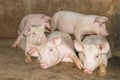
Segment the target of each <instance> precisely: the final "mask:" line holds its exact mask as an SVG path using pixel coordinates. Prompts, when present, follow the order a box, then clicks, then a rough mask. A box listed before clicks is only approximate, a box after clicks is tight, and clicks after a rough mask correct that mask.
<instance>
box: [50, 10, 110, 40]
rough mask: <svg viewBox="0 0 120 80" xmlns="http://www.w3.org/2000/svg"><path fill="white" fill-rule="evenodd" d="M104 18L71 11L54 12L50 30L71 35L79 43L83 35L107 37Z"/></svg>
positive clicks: (105, 19) (105, 18)
mask: <svg viewBox="0 0 120 80" xmlns="http://www.w3.org/2000/svg"><path fill="white" fill-rule="evenodd" d="M107 20H108V18H107V17H105V16H98V15H85V14H80V13H76V12H72V11H59V12H56V13H55V14H54V15H53V17H52V19H51V29H52V31H54V30H55V29H56V28H57V29H58V30H60V31H62V32H66V33H69V34H73V35H74V36H75V39H76V40H77V41H81V39H82V37H83V35H84V34H99V35H102V36H107V35H108V34H109V33H108V32H107V30H106V25H105V22H106V21H107Z"/></svg>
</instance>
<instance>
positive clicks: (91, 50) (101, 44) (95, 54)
mask: <svg viewBox="0 0 120 80" xmlns="http://www.w3.org/2000/svg"><path fill="white" fill-rule="evenodd" d="M74 45H75V49H76V51H78V52H79V58H80V60H81V61H82V63H83V67H84V72H85V73H88V74H92V72H93V71H94V70H95V69H96V68H97V67H99V74H100V75H103V76H104V75H105V73H106V67H107V63H108V59H109V58H110V57H111V50H110V45H109V42H108V41H107V40H106V38H105V37H103V36H100V35H89V36H87V37H85V38H84V39H83V41H82V42H78V41H74Z"/></svg>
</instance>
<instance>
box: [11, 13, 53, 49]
mask: <svg viewBox="0 0 120 80" xmlns="http://www.w3.org/2000/svg"><path fill="white" fill-rule="evenodd" d="M50 19H51V18H50V17H49V16H47V15H45V14H29V15H27V16H25V17H24V18H23V19H22V21H21V23H20V25H19V30H18V35H19V36H18V37H17V39H16V41H15V42H14V44H13V45H12V47H13V48H16V46H17V45H19V43H20V40H21V39H22V38H23V35H24V32H27V31H29V30H30V28H33V27H36V26H37V27H38V26H39V27H41V26H42V27H44V28H45V31H47V32H50V31H51V30H50V28H51V27H50V25H49V21H50Z"/></svg>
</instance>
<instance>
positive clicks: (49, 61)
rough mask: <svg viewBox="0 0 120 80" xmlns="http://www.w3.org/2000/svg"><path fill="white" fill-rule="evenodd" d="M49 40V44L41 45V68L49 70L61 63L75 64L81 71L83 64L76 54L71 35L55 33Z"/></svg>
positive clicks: (50, 35)
mask: <svg viewBox="0 0 120 80" xmlns="http://www.w3.org/2000/svg"><path fill="white" fill-rule="evenodd" d="M47 38H48V40H47V42H45V43H43V44H41V45H40V46H39V50H38V51H39V52H38V53H39V54H40V55H38V57H39V59H40V66H41V68H43V69H47V68H49V67H52V66H54V65H56V64H58V63H60V62H74V63H75V64H76V65H77V67H78V68H79V69H81V68H82V64H81V62H80V60H79V59H78V57H77V56H76V54H75V52H74V45H73V42H72V38H71V37H70V35H68V34H67V33H64V32H59V31H55V32H52V33H51V34H49V35H48V37H47Z"/></svg>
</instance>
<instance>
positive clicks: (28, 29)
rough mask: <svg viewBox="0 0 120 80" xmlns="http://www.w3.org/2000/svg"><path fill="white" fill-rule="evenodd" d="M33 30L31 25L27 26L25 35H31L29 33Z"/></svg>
mask: <svg viewBox="0 0 120 80" xmlns="http://www.w3.org/2000/svg"><path fill="white" fill-rule="evenodd" d="M31 31H32V29H31V27H30V26H28V27H26V28H25V29H24V32H23V34H24V35H25V36H27V35H29V34H30V33H31Z"/></svg>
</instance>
